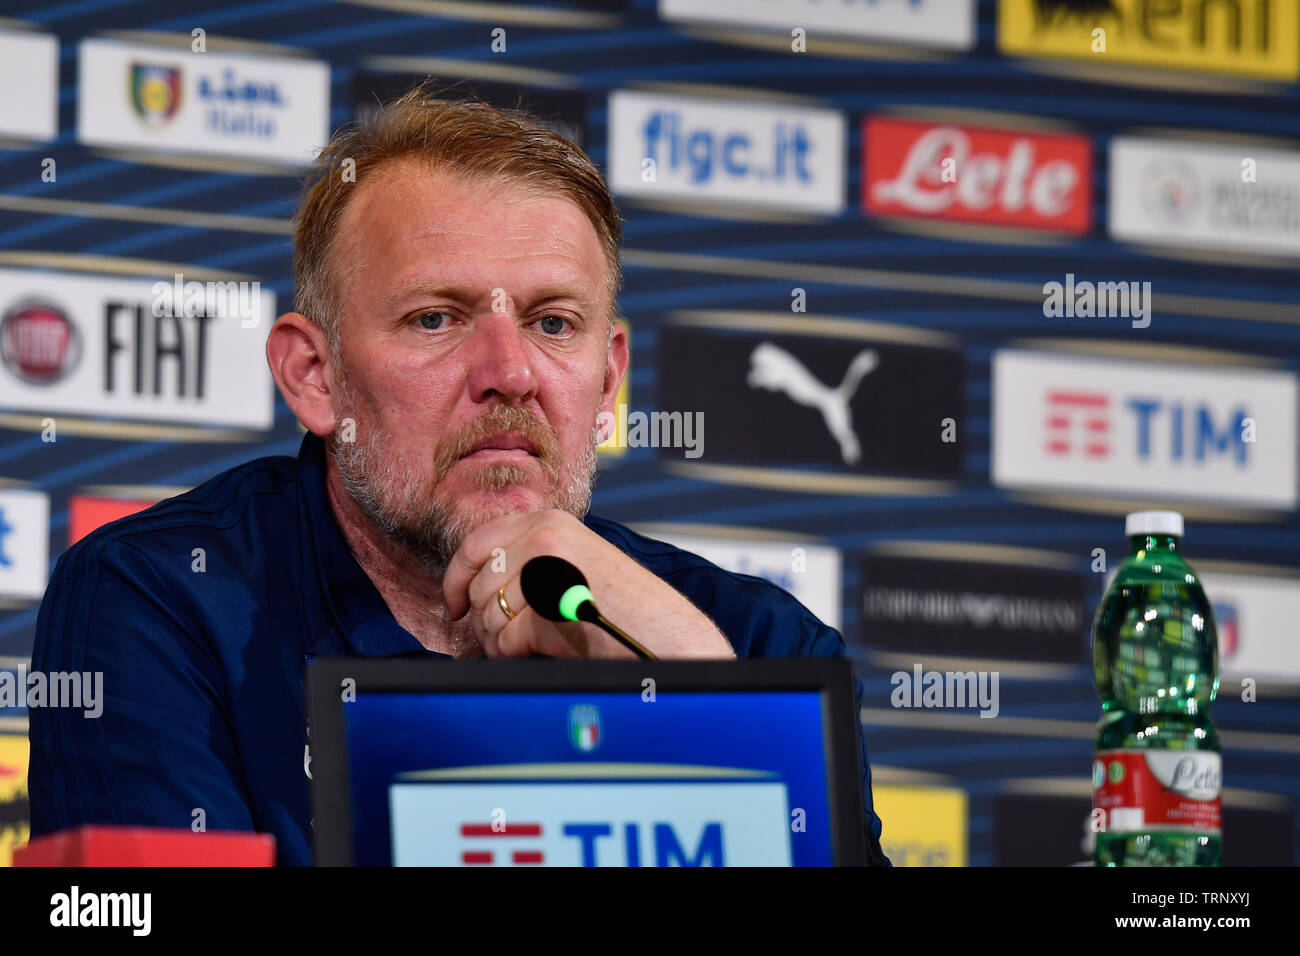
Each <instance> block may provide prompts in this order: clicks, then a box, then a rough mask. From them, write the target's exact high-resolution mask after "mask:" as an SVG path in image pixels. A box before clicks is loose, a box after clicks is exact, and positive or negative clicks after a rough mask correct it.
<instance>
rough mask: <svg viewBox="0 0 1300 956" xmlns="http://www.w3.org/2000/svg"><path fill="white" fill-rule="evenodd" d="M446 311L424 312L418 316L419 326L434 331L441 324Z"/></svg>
mask: <svg viewBox="0 0 1300 956" xmlns="http://www.w3.org/2000/svg"><path fill="white" fill-rule="evenodd" d="M446 314H447V313H446V312H425V313H423V314H422V315H421V316H420V327H421V328H425V329H428V330H430V331H434V330H436V329H438V328H439V327H440V326H441V325H442V319H443V316H445V315H446Z"/></svg>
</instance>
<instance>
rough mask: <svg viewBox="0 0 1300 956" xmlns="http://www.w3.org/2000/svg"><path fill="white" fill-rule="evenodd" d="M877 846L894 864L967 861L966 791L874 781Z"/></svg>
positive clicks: (934, 864) (913, 864)
mask: <svg viewBox="0 0 1300 956" xmlns="http://www.w3.org/2000/svg"><path fill="white" fill-rule="evenodd" d="M871 795H872V799H873V801H874V806H875V810H876V816H878V817H880V819H881V822H882V823H883V825H884V829H883V831H882V832H881V840H880V848H881V849H882V850H884V851H885V856H887V857H889V860H890V862H891V863H893V864H894V866H965V865H966V821H967V819H968V816H967V806H966V791H965V790H957V789H953V788H950V787H893V786H889V785H887V784H873V785H872V787H871Z"/></svg>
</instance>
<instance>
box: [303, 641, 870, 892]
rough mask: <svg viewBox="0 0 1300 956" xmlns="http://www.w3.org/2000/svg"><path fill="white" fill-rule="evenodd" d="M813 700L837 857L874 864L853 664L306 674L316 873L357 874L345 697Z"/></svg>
mask: <svg viewBox="0 0 1300 956" xmlns="http://www.w3.org/2000/svg"><path fill="white" fill-rule="evenodd" d="M647 677H649V678H653V679H654V682H655V692H656V694H664V693H672V692H674V691H680V692H683V693H705V692H712V693H727V692H749V693H756V692H757V693H762V692H763V691H776V692H781V691H795V692H798V691H804V692H815V693H817V694H819V695H820V696H821V702H822V707H821V712H822V736H823V739H824V741H825V748H826V754H825V757H826V774H827V781H826V792H827V796H828V798H829V803H830V806H829V808H828V813H829V819H830V827H831V858H832V861H833V863H834V865H836V866H863V865H865V864H866V862H867V854H866V831H865V820H864V819H863V815H862V802H863V801H862V775H861V769H862V768H861V762H860V759H859V750H858V739H857V722H858V719H859V717H858V714H857V713H856V710H855V697H854V685H853V669H852V665H851V664H850V663H849V661H848V660H847V659H845V658H754V659H745V660H735V661H588V660H579V661H554V660H472V661H453V660H447V659H440V658H433V657H426V656H423V655H415V656H401V657H388V658H358V657H334V658H319V659H317V660H314V661H312V662H311V663H310V664H308V666H307V678H306V682H307V706H308V715H309V718H310V721H311V723H310V727H311V762H312V776H311V797H312V813H313V818H314V825H315V836H314V843H315V853H314V858H315V862H316V865H317V866H351V865H352V860H353V847H352V809H351V802H352V789H351V780H350V778H349V773H348V756H347V738H346V733H345V728H344V711H343V708H344V707H345V706H346V704H345V702H344V700H343V694H342V692H341V689H342V687H343V682H344V680H347V679H351V680H352V681H354V684H353V687H354V688H355V691H356V693H357V694H384V693H440V692H452V693H476V692H477V693H557V692H559V693H602V692H603V693H609V692H617V691H626V692H629V693H632V692H635V693H636V694H637V695H640V694H641V693H642V688H643V684H642V681H644V680H645V679H646V678H647Z"/></svg>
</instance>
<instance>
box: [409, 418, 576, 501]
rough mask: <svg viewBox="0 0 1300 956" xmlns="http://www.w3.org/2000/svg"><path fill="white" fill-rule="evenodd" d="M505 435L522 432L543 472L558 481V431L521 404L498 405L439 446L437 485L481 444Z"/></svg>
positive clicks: (445, 439)
mask: <svg viewBox="0 0 1300 956" xmlns="http://www.w3.org/2000/svg"><path fill="white" fill-rule="evenodd" d="M502 432H518V433H519V434H521V435H523V436H524V437H525V438H527V439H528V440H529V441H530V442H532V443H533V447H534V448H536V450H537V455H536V457H537V462H538V464H540V465H541V467H542V471H543V472H545V473H546V475H547V477H548V478H550V479H551V481H552V482H554V481H555V480H556V479H557V478H558V476H559V466H560V456H561V453H560V439H559V436H558V435H556V433H555V429H553V428H552V427H551V426H550V425H548V424H546V423H544V422H542V421H541V420H540V419H539V418H537V416H535V415H534V414H533V413H532V412H530V411H528V410H527V409H526V408H522V407H520V406H519V405H495V406H493V407H492V408H491V409H489V410H488V411H487V412H486V413H485V414H483V415H480V416H479V417H478V418H476V419H474V420H473V421H471V422H469V423H467V424H466V425H465V426H464V427H462V428H460V429H458V430H457V431H456V432H454V433H453V434H451V435H448V436H446V437H445V438H444V439H443V440H442V441H441V442H439V443H438V447H437V449H436V450H435V452H434V483H435V484H437V483H439V482H441V481H442V479H443V478H445V477H446V476H447V472H449V471H451V469H452V468H453V467H455V465H456V462H458V461H460V460H461V459H462V458H464V457H465V456H466V455H468V454H469V453H470V452H472V451H473V450H474V446H475V445H477V444H478V443H479V442H480V441H483V440H484V439H487V438H491V437H492V436H494V435H499V434H501V433H502Z"/></svg>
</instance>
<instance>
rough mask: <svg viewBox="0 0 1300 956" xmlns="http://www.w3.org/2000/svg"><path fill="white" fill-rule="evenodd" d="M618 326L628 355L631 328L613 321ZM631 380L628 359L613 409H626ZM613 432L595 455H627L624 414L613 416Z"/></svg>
mask: <svg viewBox="0 0 1300 956" xmlns="http://www.w3.org/2000/svg"><path fill="white" fill-rule="evenodd" d="M614 321H615V322H617V323H618V324H619V325H621V326H623V329H624V331H626V332H627V344H628V351H629V353H630V352H631V350H632V326H630V325H629V324H628V322H627V320H626V319H615V320H614ZM631 379H632V360H631V358H630V357H629V358H628V363H627V374H626V375H624V376H623V381H621V382H619V383H618V397H617V398H616V399H615V400H614V408H615V409H620V408H622V409H625V408H627V396H628V387H627V383H628V382H629V381H631ZM610 423H611V424H612V425H613V426H614V430H613V431H612V432H610V434H609V437H608V438H606V439H605V440H604V441H603V442H601V443H600V444H599V445H597V446H596V451H597V453H599V454H601V455H610V456H613V457H620V456H622V455H626V454H627V445H626V444H625V443H624V437H623V429H624V427H625V426H626V424H627V416H626V414H621V415H620V414H617V413H616V414H614V416H613V417H612V419H611V422H610Z"/></svg>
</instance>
